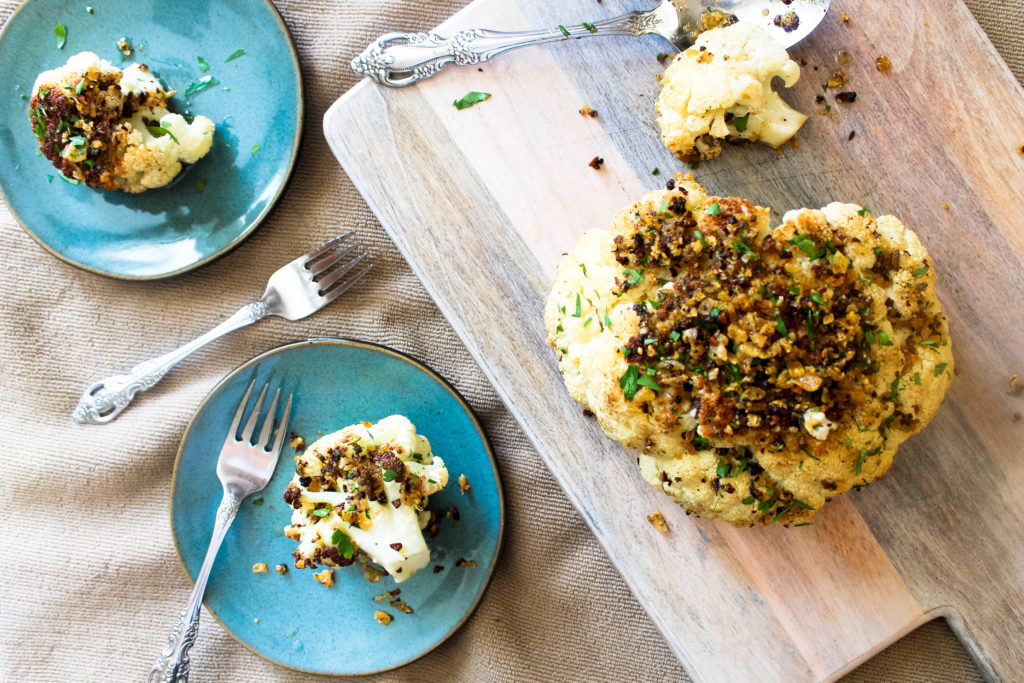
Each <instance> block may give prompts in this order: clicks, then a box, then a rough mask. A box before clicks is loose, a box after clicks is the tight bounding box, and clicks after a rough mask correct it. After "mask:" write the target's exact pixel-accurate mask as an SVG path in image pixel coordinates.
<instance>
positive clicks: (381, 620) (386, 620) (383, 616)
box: [373, 609, 391, 626]
mask: <svg viewBox="0 0 1024 683" xmlns="http://www.w3.org/2000/svg"><path fill="white" fill-rule="evenodd" d="M373 618H374V619H376V620H377V623H378V624H380V625H381V626H387V625H388V624H390V623H391V615H390V614H388V613H387V612H385V611H384V610H380V609H379V610H376V611H375V612H374V613H373Z"/></svg>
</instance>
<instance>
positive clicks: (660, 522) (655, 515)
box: [647, 510, 668, 534]
mask: <svg viewBox="0 0 1024 683" xmlns="http://www.w3.org/2000/svg"><path fill="white" fill-rule="evenodd" d="M647 521H648V522H650V523H651V526H653V527H654V528H655V529H657V530H658V531H660V532H661V533H663V534H667V533H668V522H666V521H665V516H664V515H663V514H661V513H660V512H659V511H657V510H655V511H654V512H652V513H651V514H649V515H647Z"/></svg>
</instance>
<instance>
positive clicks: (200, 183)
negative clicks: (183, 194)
mask: <svg viewBox="0 0 1024 683" xmlns="http://www.w3.org/2000/svg"><path fill="white" fill-rule="evenodd" d="M205 189H206V178H200V179H199V180H197V181H196V192H202V191H203V190H205Z"/></svg>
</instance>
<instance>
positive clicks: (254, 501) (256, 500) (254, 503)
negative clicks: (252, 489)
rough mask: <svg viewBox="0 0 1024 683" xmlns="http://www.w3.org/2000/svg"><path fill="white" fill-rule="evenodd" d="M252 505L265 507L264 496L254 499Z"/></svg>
mask: <svg viewBox="0 0 1024 683" xmlns="http://www.w3.org/2000/svg"><path fill="white" fill-rule="evenodd" d="M252 504H253V505H263V496H260V497H259V498H253V499H252Z"/></svg>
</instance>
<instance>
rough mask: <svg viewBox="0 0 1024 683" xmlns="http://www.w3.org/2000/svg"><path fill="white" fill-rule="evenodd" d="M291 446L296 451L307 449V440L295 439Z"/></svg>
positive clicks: (298, 437)
mask: <svg viewBox="0 0 1024 683" xmlns="http://www.w3.org/2000/svg"><path fill="white" fill-rule="evenodd" d="M289 445H290V446H291V447H292V448H294V449H295V450H297V451H301V450H302V449H303V448H305V447H306V440H305V439H303V438H302V437H301V436H296V437H295V438H293V439H292V442H291V444H289Z"/></svg>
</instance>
